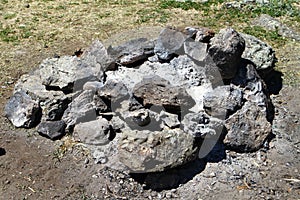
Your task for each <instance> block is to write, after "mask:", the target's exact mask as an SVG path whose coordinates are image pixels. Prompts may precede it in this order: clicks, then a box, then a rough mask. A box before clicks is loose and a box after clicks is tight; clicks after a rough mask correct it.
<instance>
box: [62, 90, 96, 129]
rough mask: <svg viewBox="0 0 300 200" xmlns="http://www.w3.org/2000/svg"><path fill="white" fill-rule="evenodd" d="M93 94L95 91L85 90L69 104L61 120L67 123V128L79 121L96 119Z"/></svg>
mask: <svg viewBox="0 0 300 200" xmlns="http://www.w3.org/2000/svg"><path fill="white" fill-rule="evenodd" d="M94 95H95V93H94V92H93V91H92V90H85V91H83V92H82V93H81V94H80V95H79V96H77V97H76V98H74V100H73V101H72V102H71V103H70V104H69V107H68V108H67V110H66V111H65V113H64V115H63V117H62V120H63V121H65V122H66V124H67V129H70V128H72V127H74V125H75V124H78V123H80V122H87V121H91V120H95V119H96V107H95V104H94V101H93V100H94Z"/></svg>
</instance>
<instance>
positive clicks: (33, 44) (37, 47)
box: [0, 0, 299, 99]
mask: <svg viewBox="0 0 300 200" xmlns="http://www.w3.org/2000/svg"><path fill="white" fill-rule="evenodd" d="M212 2H213V3H211V4H207V5H206V4H205V5H202V6H200V7H197V5H196V4H186V5H188V6H195V8H196V9H193V8H192V7H188V9H185V8H184V7H180V6H179V7H178V5H177V4H175V3H174V2H173V1H165V0H154V1H151V0H72V1H66V0H35V1H33V0H0V68H1V75H0V87H1V92H0V98H1V99H3V97H4V98H6V97H8V95H9V94H10V91H11V89H12V87H13V83H15V81H16V79H18V77H19V76H20V75H21V74H23V73H27V72H28V71H30V70H31V69H32V68H34V67H35V66H37V65H38V63H40V62H41V61H42V60H43V59H45V58H47V57H51V56H53V55H55V54H58V55H64V54H73V52H74V51H75V50H76V49H78V48H84V47H87V46H88V45H89V44H90V43H91V42H92V41H93V40H94V39H100V40H102V41H103V40H106V39H107V38H109V37H111V36H112V35H114V34H118V33H119V36H120V33H122V32H124V31H126V30H132V29H134V28H136V27H140V26H160V27H161V26H166V25H173V26H187V25H188V26H208V27H212V28H214V29H220V28H223V27H226V26H233V27H234V28H235V29H237V30H240V31H243V30H244V29H245V28H247V27H248V26H249V23H248V21H247V19H248V18H249V17H251V16H250V15H249V16H248V15H247V14H245V15H244V14H243V15H242V14H240V13H238V12H237V11H233V10H224V9H223V8H222V6H221V4H220V3H218V0H213V1H212ZM295 5H296V6H298V4H296V3H295ZM222 9H223V10H222ZM280 18H282V19H284V20H285V21H286V22H287V23H289V24H290V25H291V26H294V27H297V25H298V23H299V21H298V22H297V21H293V18H290V17H286V16H280ZM297 19H298V18H297ZM250 30H251V29H250ZM128 37H129V36H128ZM114 38H116V37H114ZM116 39H117V38H116ZM125 39H126V35H125ZM261 39H263V40H264V39H265V40H266V41H268V42H269V43H271V44H275V45H276V42H280V38H279V39H278V40H276V41H275V42H274V41H270V39H268V37H264V36H262V37H261ZM279 46H282V45H279Z"/></svg>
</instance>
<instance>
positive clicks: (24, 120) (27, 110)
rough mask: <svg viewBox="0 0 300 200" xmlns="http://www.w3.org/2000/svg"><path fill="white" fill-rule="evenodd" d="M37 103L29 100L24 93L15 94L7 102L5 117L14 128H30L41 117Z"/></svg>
mask: <svg viewBox="0 0 300 200" xmlns="http://www.w3.org/2000/svg"><path fill="white" fill-rule="evenodd" d="M40 111H41V109H40V105H39V102H37V101H34V100H32V99H31V97H30V96H29V95H27V94H26V93H25V92H23V91H20V92H16V93H15V94H14V95H13V96H12V97H11V98H10V99H9V101H8V102H7V104H6V106H5V109H4V112H5V116H6V117H7V118H8V119H9V120H10V121H11V122H12V124H13V125H14V126H15V127H23V128H32V127H33V126H34V125H36V124H37V123H38V122H39V120H40V117H41V113H40Z"/></svg>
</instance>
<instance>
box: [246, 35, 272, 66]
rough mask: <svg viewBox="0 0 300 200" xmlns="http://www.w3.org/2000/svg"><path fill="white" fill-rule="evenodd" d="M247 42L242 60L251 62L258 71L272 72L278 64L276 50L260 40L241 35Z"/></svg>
mask: <svg viewBox="0 0 300 200" xmlns="http://www.w3.org/2000/svg"><path fill="white" fill-rule="evenodd" d="M241 36H242V37H243V38H244V39H245V41H246V48H245V51H244V53H243V55H242V58H245V59H248V60H251V61H252V62H253V63H254V64H255V67H256V69H257V70H271V69H272V68H273V67H274V64H275V62H276V57H275V52H274V50H273V49H272V48H271V47H270V46H269V45H268V44H266V43H264V42H263V41H261V40H259V39H258V38H256V37H254V36H252V35H248V34H244V33H241Z"/></svg>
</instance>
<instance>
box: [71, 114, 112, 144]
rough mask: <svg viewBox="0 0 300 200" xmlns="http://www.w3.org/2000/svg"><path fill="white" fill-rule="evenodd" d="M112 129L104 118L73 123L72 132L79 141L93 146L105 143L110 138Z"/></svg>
mask: <svg viewBox="0 0 300 200" xmlns="http://www.w3.org/2000/svg"><path fill="white" fill-rule="evenodd" d="M112 131H113V130H112V129H111V127H110V125H109V122H108V121H107V120H106V119H104V118H98V119H96V120H93V121H88V122H83V123H79V124H76V125H75V128H74V134H76V135H77V136H78V138H79V139H80V142H82V143H84V144H88V145H93V146H102V145H107V144H108V143H109V142H110V141H111V140H112V138H111V137H112V135H113V133H112Z"/></svg>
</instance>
